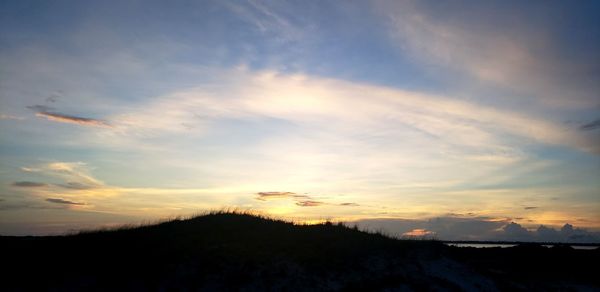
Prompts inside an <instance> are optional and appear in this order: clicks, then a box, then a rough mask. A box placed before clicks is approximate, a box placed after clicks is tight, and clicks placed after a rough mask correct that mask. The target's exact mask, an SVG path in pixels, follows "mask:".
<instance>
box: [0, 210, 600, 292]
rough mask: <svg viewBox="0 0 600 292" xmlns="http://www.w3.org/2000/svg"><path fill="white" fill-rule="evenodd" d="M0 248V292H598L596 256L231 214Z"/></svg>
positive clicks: (13, 241) (18, 241) (15, 240)
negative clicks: (462, 244) (456, 243)
mask: <svg viewBox="0 0 600 292" xmlns="http://www.w3.org/2000/svg"><path fill="white" fill-rule="evenodd" d="M0 243H1V246H2V250H3V254H4V255H5V256H3V268H4V270H5V272H4V274H3V282H4V283H3V287H0V290H5V291H6V290H8V291H11V290H61V291H62V290H82V291H90V290H104V291H114V290H149V291H154V290H164V291H172V290H218V291H222V290H251V291H256V290H258V291H263V290H292V291H302V290H310V291H315V290H360V291H363V290H383V289H408V290H436V289H437V290H440V289H442V290H465V289H466V290H469V289H484V290H496V289H501V290H529V289H532V288H535V289H548V290H554V289H567V288H575V289H578V288H590V289H597V288H598V287H600V285H599V281H598V280H597V279H596V278H594V276H595V275H593V271H594V270H593V269H592V267H593V265H596V264H597V263H598V262H599V260H600V251H598V250H573V249H571V248H568V247H556V248H552V249H550V248H544V247H541V246H539V245H533V246H525V245H521V246H517V247H514V248H504V249H500V248H490V249H475V248H456V247H449V246H446V245H444V244H443V243H441V242H439V241H431V240H398V239H394V238H391V237H388V236H385V235H383V234H378V233H368V232H364V231H360V230H358V229H357V228H352V227H347V226H344V225H343V224H333V223H330V222H326V223H323V224H317V225H298V224H293V223H290V222H285V221H281V220H276V219H272V218H268V217H264V216H258V215H253V214H247V213H236V212H214V213H210V214H207V215H201V216H197V217H193V218H189V219H174V220H171V221H167V222H162V223H158V224H155V225H147V226H137V227H134V226H129V227H123V228H118V229H112V230H97V231H86V232H81V233H78V234H72V235H66V236H47V237H0Z"/></svg>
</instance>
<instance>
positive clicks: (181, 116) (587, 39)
mask: <svg viewBox="0 0 600 292" xmlns="http://www.w3.org/2000/svg"><path fill="white" fill-rule="evenodd" d="M110 2H111V1H92V2H86V3H84V2H81V3H79V2H75V3H73V2H69V3H67V2H61V1H58V2H54V1H53V2H52V4H50V3H44V2H38V3H37V4H30V3H29V4H27V3H25V2H21V1H3V3H2V4H0V149H1V151H0V159H1V162H0V234H2V235H29V234H60V233H65V232H69V231H72V230H79V229H90V228H98V227H103V226H115V225H120V224H132V223H134V224H137V223H142V222H152V221H155V220H160V219H161V218H169V217H173V216H189V215H192V214H197V213H201V212H205V211H209V210H221V209H224V208H236V209H239V210H250V211H253V212H258V213H260V214H265V215H271V216H275V217H277V218H282V219H288V220H293V221H296V222H303V223H306V224H311V223H319V222H323V221H324V220H331V221H333V222H341V221H343V222H348V223H349V224H358V225H359V226H361V227H364V228H368V229H372V230H379V229H383V230H386V231H387V232H390V233H391V234H396V235H399V236H401V235H405V236H429V235H435V236H436V237H439V238H442V239H482V240H483V239H485V240H487V239H489V240H501V239H507V238H508V239H510V238H527V236H530V237H531V238H542V236H543V235H542V233H541V232H543V230H544V229H542V230H538V228H539V226H540V225H544V226H547V227H551V228H554V229H556V230H557V232H563V233H561V234H564V236H570V234H572V233H573V232H575V233H577V234H580V235H581V236H582V237H580V238H585V240H588V241H599V240H600V237H598V236H599V234H600V233H598V232H600V179H599V178H600V156H599V154H600V120H599V119H600V96H599V95H598V93H599V92H600V79H599V77H600V75H599V72H600V58H599V52H600V20H599V18H598V17H597V15H595V14H597V12H598V11H599V10H598V7H597V5H596V4H590V6H596V7H592V8H590V7H586V5H584V4H581V5H580V6H575V5H573V6H569V5H568V4H569V3H566V2H565V3H561V2H553V3H516V4H517V5H516V6H514V7H508V6H507V4H504V2H503V1H498V2H496V3H491V2H490V3H488V4H489V5H483V4H479V3H471V4H470V6H471V7H468V9H464V8H465V7H463V6H461V7H458V6H455V5H451V4H447V3H446V4H441V3H437V2H435V1H432V2H427V1H414V2H413V1H359V2H337V3H336V2H334V3H335V5H334V3H329V2H321V1H317V2H314V3H306V2H304V1H299V2H287V1H273V2H269V1H266V2H263V1H247V2H246V1H200V2H196V3H190V4H184V3H183V2H177V3H167V2H153V1H148V2H146V1H143V2H129V1H124V2H123V3H121V2H118V3H119V5H114V4H115V2H113V3H112V4H110ZM513 4H515V3H513ZM540 10H543V11H544V12H543V13H540V12H539V11H540ZM594 11H595V13H594ZM559 17H560V21H556V19H557V18H559ZM511 223H514V224H515V225H511ZM567 223H568V224H570V225H565V224H567ZM571 225H572V226H574V227H573V230H574V231H573V230H571V227H569V226H571ZM565 226H566V227H565ZM519 228H521V229H519ZM561 228H563V229H562V231H561ZM511 232H512V233H511ZM569 232H570V233H569ZM511 236H512V237H511ZM519 236H521V237H519ZM553 236H554V235H553ZM556 236H558V235H556ZM560 236H563V235H560ZM556 238H558V237H556ZM565 238H566V237H565ZM559 239H561V240H562V237H560V238H559Z"/></svg>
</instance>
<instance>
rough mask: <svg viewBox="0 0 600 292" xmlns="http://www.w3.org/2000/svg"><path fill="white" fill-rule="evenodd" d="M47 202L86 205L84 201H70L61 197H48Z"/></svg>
mask: <svg viewBox="0 0 600 292" xmlns="http://www.w3.org/2000/svg"><path fill="white" fill-rule="evenodd" d="M46 202H50V203H55V204H65V205H80V206H81V205H85V203H82V202H74V201H69V200H65V199H61V198H47V199H46Z"/></svg>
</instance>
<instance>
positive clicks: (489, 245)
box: [446, 243, 600, 250]
mask: <svg viewBox="0 0 600 292" xmlns="http://www.w3.org/2000/svg"><path fill="white" fill-rule="evenodd" d="M446 245H449V246H456V247H475V248H492V247H500V248H507V247H513V246H517V244H511V243H446ZM542 246H545V247H548V248H551V247H553V246H554V245H552V244H544V245H542ZM571 247H572V248H573V249H584V250H593V249H596V248H598V247H600V246H598V245H596V246H589V245H571Z"/></svg>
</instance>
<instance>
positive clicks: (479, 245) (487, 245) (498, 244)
mask: <svg viewBox="0 0 600 292" xmlns="http://www.w3.org/2000/svg"><path fill="white" fill-rule="evenodd" d="M446 245H449V246H456V247H475V248H491V247H500V248H506V247H513V246H516V244H507V243H446Z"/></svg>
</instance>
